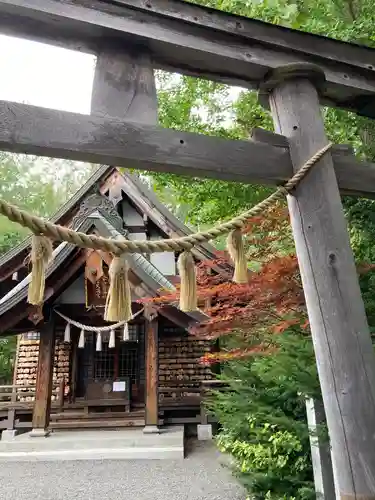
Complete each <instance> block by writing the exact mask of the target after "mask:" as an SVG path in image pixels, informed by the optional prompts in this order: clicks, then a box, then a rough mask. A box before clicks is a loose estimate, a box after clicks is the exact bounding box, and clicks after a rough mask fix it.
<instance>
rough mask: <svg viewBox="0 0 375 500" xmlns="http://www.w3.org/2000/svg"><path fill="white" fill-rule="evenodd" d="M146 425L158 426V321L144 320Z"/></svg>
mask: <svg viewBox="0 0 375 500" xmlns="http://www.w3.org/2000/svg"><path fill="white" fill-rule="evenodd" d="M145 342H146V349H145V350H146V425H152V426H157V425H158V413H159V407H158V319H157V318H154V319H152V320H150V321H149V320H146V336H145Z"/></svg>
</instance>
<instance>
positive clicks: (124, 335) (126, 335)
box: [122, 323, 130, 342]
mask: <svg viewBox="0 0 375 500" xmlns="http://www.w3.org/2000/svg"><path fill="white" fill-rule="evenodd" d="M122 340H123V341H124V342H129V340H130V335H129V324H128V323H125V325H124V331H123V332H122Z"/></svg>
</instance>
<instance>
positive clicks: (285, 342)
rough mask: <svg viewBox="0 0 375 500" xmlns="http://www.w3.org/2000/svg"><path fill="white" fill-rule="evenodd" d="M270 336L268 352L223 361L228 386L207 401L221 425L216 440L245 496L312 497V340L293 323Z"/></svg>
mask: <svg viewBox="0 0 375 500" xmlns="http://www.w3.org/2000/svg"><path fill="white" fill-rule="evenodd" d="M232 341H233V343H234V345H236V344H238V339H236V338H234V339H232ZM270 342H271V346H272V347H274V348H275V349H276V350H275V351H274V352H273V353H272V355H271V354H270V355H266V356H264V355H262V356H257V357H254V358H248V359H247V360H243V361H232V362H230V363H228V364H227V365H226V367H225V369H224V372H223V375H222V376H221V378H222V379H223V380H225V381H226V382H227V383H228V386H229V390H226V391H220V392H219V391H218V392H216V393H215V394H214V396H213V397H212V399H211V402H210V408H211V411H213V412H214V413H215V414H216V415H217V416H218V418H219V421H220V424H221V426H222V427H221V431H220V433H219V434H218V437H217V443H218V446H219V448H220V449H221V450H222V451H224V452H226V453H229V454H230V455H231V456H232V458H233V462H232V463H233V470H234V473H235V474H236V475H237V476H238V478H239V480H240V481H241V482H242V483H243V484H244V486H245V487H246V489H247V490H248V492H249V495H250V497H249V498H252V499H256V500H258V499H259V500H261V499H262V500H263V499H265V498H269V499H275V500H276V499H288V500H292V499H295V500H306V499H312V498H315V496H314V487H313V473H312V466H311V460H310V443H309V433H308V429H307V423H306V411H305V396H311V397H316V398H320V390H319V382H318V377H317V373H316V368H315V363H314V355H313V347H312V343H311V340H310V338H309V337H307V336H306V335H303V334H302V333H301V332H300V331H298V330H294V331H293V330H292V329H289V330H287V331H285V332H284V333H283V335H281V336H279V337H276V338H275V337H274V336H273V337H272V338H271V339H270ZM321 432H323V429H322V430H321Z"/></svg>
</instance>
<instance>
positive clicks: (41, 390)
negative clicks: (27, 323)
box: [32, 318, 55, 436]
mask: <svg viewBox="0 0 375 500" xmlns="http://www.w3.org/2000/svg"><path fill="white" fill-rule="evenodd" d="M54 351H55V327H54V320H53V318H51V319H50V321H49V322H48V323H45V324H44V325H43V326H42V327H41V329H40V341H39V356H38V367H37V375H36V390H35V402H34V409H33V422H32V426H33V431H32V434H34V435H36V436H41V435H42V436H46V435H48V426H49V422H50V412H51V395H52V374H53V358H54Z"/></svg>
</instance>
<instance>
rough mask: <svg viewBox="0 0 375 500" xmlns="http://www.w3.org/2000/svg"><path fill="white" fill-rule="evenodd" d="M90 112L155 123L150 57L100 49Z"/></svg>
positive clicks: (131, 120)
mask: <svg viewBox="0 0 375 500" xmlns="http://www.w3.org/2000/svg"><path fill="white" fill-rule="evenodd" d="M91 113H92V114H93V115H98V116H100V115H103V116H105V117H113V118H120V119H123V120H125V119H126V120H127V121H129V122H137V123H144V124H148V125H156V124H157V121H158V105H157V98H156V87H155V79H154V74H153V69H152V66H151V62H150V58H149V57H148V56H147V54H142V52H141V53H138V54H134V55H130V54H126V53H124V52H121V51H117V50H114V49H107V48H105V49H102V50H101V51H100V52H99V54H98V57H97V62H96V67H95V74H94V83H93V89H92V98H91Z"/></svg>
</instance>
